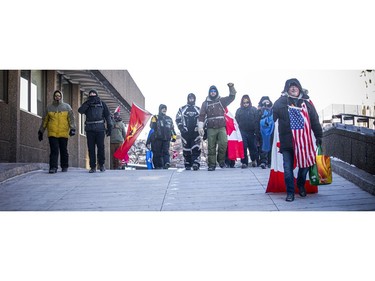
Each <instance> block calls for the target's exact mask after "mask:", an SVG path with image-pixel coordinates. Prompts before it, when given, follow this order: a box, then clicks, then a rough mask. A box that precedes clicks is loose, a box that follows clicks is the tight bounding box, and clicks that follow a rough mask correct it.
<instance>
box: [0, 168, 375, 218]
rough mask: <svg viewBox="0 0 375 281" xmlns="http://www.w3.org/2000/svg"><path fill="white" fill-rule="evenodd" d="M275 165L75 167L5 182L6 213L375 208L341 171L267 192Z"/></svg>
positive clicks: (0, 190) (1, 193)
mask: <svg viewBox="0 0 375 281" xmlns="http://www.w3.org/2000/svg"><path fill="white" fill-rule="evenodd" d="M269 171H270V170H269V169H266V170H262V169H261V168H248V169H240V168H235V169H229V168H227V169H220V168H218V169H217V170H216V171H214V172H208V171H207V170H206V169H202V170H199V171H185V170H183V169H169V170H116V171H113V170H107V171H106V172H104V173H101V172H97V173H95V174H90V173H88V171H87V170H85V169H80V168H70V169H69V171H68V172H67V173H62V172H60V171H59V172H58V173H56V174H49V173H48V170H47V169H46V168H45V169H39V170H35V171H33V172H28V173H26V174H22V175H19V176H17V177H13V178H10V179H8V180H5V181H3V182H2V183H0V210H3V211H357V210H368V211H373V210H375V196H373V195H372V194H370V193H368V192H366V191H364V190H362V189H361V188H359V187H358V186H356V185H355V184H353V183H351V182H349V181H348V180H346V179H345V178H343V177H341V176H339V175H338V174H336V173H334V174H333V183H332V184H331V185H327V186H321V187H319V192H318V193H317V194H308V196H307V197H306V198H301V197H300V196H299V195H298V194H297V195H296V200H295V201H294V202H291V203H290V202H286V201H285V193H270V194H269V193H265V190H266V186H267V182H268V177H269Z"/></svg>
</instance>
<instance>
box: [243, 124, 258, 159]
mask: <svg viewBox="0 0 375 281" xmlns="http://www.w3.org/2000/svg"><path fill="white" fill-rule="evenodd" d="M241 136H242V142H243V148H244V149H243V150H244V151H243V152H244V158H242V159H241V163H242V164H246V165H247V164H249V157H248V156H247V155H248V154H247V150H249V151H250V158H251V161H255V160H256V161H257V162H258V157H259V155H258V149H257V146H256V137H255V133H254V132H245V131H241Z"/></svg>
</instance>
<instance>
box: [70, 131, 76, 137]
mask: <svg viewBox="0 0 375 281" xmlns="http://www.w3.org/2000/svg"><path fill="white" fill-rule="evenodd" d="M75 134H76V130H75V129H70V131H69V136H71V137H72V136H74V135H75Z"/></svg>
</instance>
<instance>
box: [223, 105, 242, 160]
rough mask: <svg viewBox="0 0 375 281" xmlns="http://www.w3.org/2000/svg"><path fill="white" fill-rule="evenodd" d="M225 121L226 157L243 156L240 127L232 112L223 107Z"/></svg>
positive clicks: (234, 158) (233, 158)
mask: <svg viewBox="0 0 375 281" xmlns="http://www.w3.org/2000/svg"><path fill="white" fill-rule="evenodd" d="M224 116H225V122H226V129H227V135H228V159H230V160H237V158H240V159H242V158H244V149H243V141H242V136H241V132H240V128H239V126H238V123H237V121H236V119H235V118H234V117H233V115H232V113H230V112H229V111H228V109H227V108H226V109H225V115H224Z"/></svg>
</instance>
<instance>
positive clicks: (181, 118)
mask: <svg viewBox="0 0 375 281" xmlns="http://www.w3.org/2000/svg"><path fill="white" fill-rule="evenodd" d="M189 98H194V102H189ZM199 112H200V108H199V107H198V106H196V105H195V95H194V94H193V93H190V94H189V95H188V96H187V104H186V105H184V106H182V107H180V108H179V109H178V112H177V114H176V120H175V121H176V124H177V127H178V129H179V130H180V131H181V134H185V133H189V134H191V133H195V134H196V135H198V125H197V124H198V116H199Z"/></svg>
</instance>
